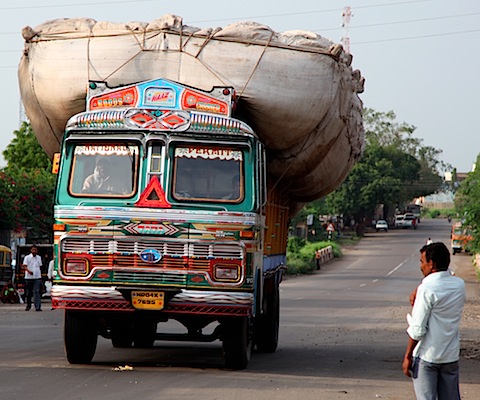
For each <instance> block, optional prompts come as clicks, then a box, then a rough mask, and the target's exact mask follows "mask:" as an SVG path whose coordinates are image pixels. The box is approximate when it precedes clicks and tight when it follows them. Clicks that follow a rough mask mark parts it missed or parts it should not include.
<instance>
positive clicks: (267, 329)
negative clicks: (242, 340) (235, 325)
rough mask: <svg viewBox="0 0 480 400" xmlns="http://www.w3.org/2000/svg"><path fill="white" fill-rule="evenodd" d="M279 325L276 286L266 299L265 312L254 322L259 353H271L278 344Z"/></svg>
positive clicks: (278, 302) (278, 299) (278, 298)
mask: <svg viewBox="0 0 480 400" xmlns="http://www.w3.org/2000/svg"><path fill="white" fill-rule="evenodd" d="M279 325H280V294H279V291H278V287H276V288H275V290H274V291H273V293H272V294H271V295H270V297H269V298H268V299H267V305H266V310H265V313H264V314H262V315H260V316H259V317H258V320H257V321H256V323H255V345H256V346H257V350H258V351H259V352H261V353H273V352H274V351H275V350H276V349H277V346H278V327H279Z"/></svg>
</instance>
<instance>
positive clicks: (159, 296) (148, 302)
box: [132, 290, 165, 310]
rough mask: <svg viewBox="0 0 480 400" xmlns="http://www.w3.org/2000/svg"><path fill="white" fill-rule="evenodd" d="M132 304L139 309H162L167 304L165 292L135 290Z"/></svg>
mask: <svg viewBox="0 0 480 400" xmlns="http://www.w3.org/2000/svg"><path fill="white" fill-rule="evenodd" d="M132 305H133V306H134V307H135V308H137V309H139V310H161V309H163V307H164V305H165V293H163V292H147V291H140V290H134V291H132Z"/></svg>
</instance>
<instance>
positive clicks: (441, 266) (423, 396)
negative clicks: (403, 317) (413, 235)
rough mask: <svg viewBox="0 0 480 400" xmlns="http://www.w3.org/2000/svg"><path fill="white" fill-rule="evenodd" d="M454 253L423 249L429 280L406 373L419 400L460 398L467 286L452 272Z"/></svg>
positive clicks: (413, 323)
mask: <svg viewBox="0 0 480 400" xmlns="http://www.w3.org/2000/svg"><path fill="white" fill-rule="evenodd" d="M449 264H450V252H449V251H448V249H447V247H446V246H445V245H444V244H443V243H440V242H436V243H432V244H429V245H426V246H424V247H422V249H421V250H420V269H421V271H422V273H423V275H424V276H425V278H424V279H423V280H422V283H421V284H420V285H419V286H418V288H417V290H416V296H415V300H414V305H413V310H412V315H407V320H408V325H409V327H408V329H407V333H408V336H409V338H408V345H407V349H406V351H405V356H404V358H403V363H402V369H403V373H404V374H405V375H406V376H408V377H412V378H413V387H414V389H415V394H416V396H417V400H427V399H428V400H433V399H438V400H457V399H460V389H459V371H458V360H459V358H460V333H459V328H460V319H461V316H462V311H463V306H464V304H465V298H466V294H465V283H464V282H463V280H462V279H460V278H458V277H456V276H453V275H452V274H450V272H449V271H448V266H449Z"/></svg>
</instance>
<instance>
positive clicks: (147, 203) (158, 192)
mask: <svg viewBox="0 0 480 400" xmlns="http://www.w3.org/2000/svg"><path fill="white" fill-rule="evenodd" d="M152 195H153V196H155V198H151V196H152ZM135 205H136V206H139V207H162V208H171V207H172V206H171V205H170V204H169V203H168V202H167V199H166V198H165V192H164V191H163V189H162V185H161V184H160V181H159V180H158V177H157V176H154V177H153V178H152V179H150V182H148V185H147V187H146V188H145V190H144V191H143V192H142V194H141V195H140V199H138V201H137V202H136V203H135Z"/></svg>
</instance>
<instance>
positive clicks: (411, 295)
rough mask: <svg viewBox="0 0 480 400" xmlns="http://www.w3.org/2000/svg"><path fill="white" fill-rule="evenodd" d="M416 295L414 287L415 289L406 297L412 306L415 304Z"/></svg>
mask: <svg viewBox="0 0 480 400" xmlns="http://www.w3.org/2000/svg"><path fill="white" fill-rule="evenodd" d="M416 297H417V288H415V290H414V291H413V292H412V293H411V294H410V297H409V298H408V300H409V301H410V304H411V305H412V307H413V305H414V304H415V299H416Z"/></svg>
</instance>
